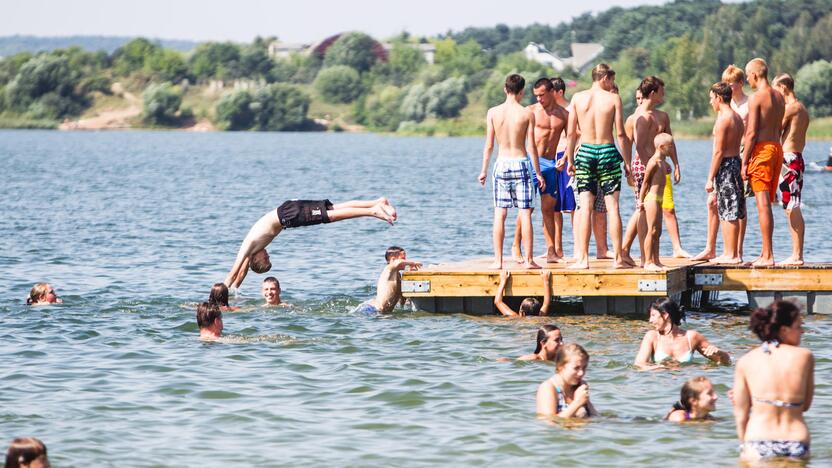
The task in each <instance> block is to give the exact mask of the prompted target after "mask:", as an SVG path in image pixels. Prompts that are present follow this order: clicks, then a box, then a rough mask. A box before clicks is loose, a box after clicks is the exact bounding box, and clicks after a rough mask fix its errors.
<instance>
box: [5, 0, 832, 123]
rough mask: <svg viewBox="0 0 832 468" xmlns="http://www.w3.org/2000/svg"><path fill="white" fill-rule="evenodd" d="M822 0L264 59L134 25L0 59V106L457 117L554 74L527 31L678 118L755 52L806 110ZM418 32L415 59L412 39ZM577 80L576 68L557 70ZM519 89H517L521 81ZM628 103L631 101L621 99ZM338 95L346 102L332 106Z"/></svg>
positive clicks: (258, 116)
mask: <svg viewBox="0 0 832 468" xmlns="http://www.w3.org/2000/svg"><path fill="white" fill-rule="evenodd" d="M830 11H832V0H757V1H754V2H748V3H731V4H722V3H720V2H719V0H705V1H693V0H676V1H674V2H672V3H668V4H665V5H661V6H640V7H635V8H626V9H625V8H619V7H615V8H610V9H609V10H606V11H604V12H601V13H598V14H588V13H587V14H584V15H581V16H578V17H576V18H574V19H572V20H571V21H570V22H564V23H560V24H558V25H556V26H548V25H540V24H533V25H530V26H526V27H514V28H512V27H508V26H505V25H497V26H495V27H492V28H467V29H465V30H463V31H459V32H448V33H446V34H443V35H439V36H437V37H433V38H414V37H411V36H409V35H408V34H407V33H402V34H400V35H399V36H397V37H394V38H392V39H391V40H390V41H389V42H390V43H391V44H392V47H391V48H390V50H389V51H388V53H386V54H385V55H386V56H381V55H379V54H378V53H377V49H378V48H377V45H378V43H377V41H376V40H375V39H373V38H371V37H370V36H368V35H366V34H363V33H360V32H351V33H346V34H342V35H341V36H340V37H339V38H338V39H337V40H336V41H335V42H334V43H333V44H332V45H331V46H330V47H329V48H328V49H327V50H326V52H325V53H324V54H316V53H310V54H303V55H301V54H294V55H292V56H290V57H288V58H281V59H273V58H272V57H270V56H269V54H268V45H269V43H270V42H271V41H272V40H273V38H256V39H255V40H254V41H253V42H252V43H250V44H235V43H229V42H209V43H203V44H199V45H198V46H197V47H196V48H195V49H194V50H192V51H190V52H188V53H182V52H179V51H176V50H173V49H167V48H164V47H162V46H160V45H159V44H157V43H154V42H152V41H149V40H147V39H143V38H139V39H134V40H132V41H130V42H129V43H127V44H125V45H123V46H122V47H119V48H118V49H116V50H115V51H113V52H112V53H106V52H87V51H84V50H82V49H80V48H77V47H74V48H68V49H60V50H55V51H51V52H43V53H37V54H31V53H19V54H16V55H13V56H10V57H6V58H4V59H2V60H0V116H7V117H14V116H18V117H22V118H28V119H34V120H52V121H60V120H62V119H65V118H72V117H75V116H78V115H79V114H81V113H83V112H84V111H85V110H86V109H87V108H89V107H90V106H91V105H92V104H93V101H94V98H95V97H96V96H100V95H107V94H110V93H111V89H112V83H114V82H116V81H119V82H122V83H126V84H127V85H128V87H129V88H130V89H141V90H143V103H144V112H143V114H142V119H143V120H144V121H145V122H146V123H147V124H149V125H171V126H176V125H179V124H180V123H181V122H182V121H183V119H187V118H190V117H191V115H192V110H191V109H189V108H187V106H185V105H183V102H184V100H183V98H184V96H185V95H186V93H187V92H188V91H189V89H191V88H193V87H194V85H198V86H201V85H207V84H209V83H212V82H214V83H216V82H223V83H225V84H228V83H240V82H242V83H243V84H244V85H245V86H230V87H228V88H230V89H228V90H226V91H224V92H223V93H222V94H221V95H220V96H219V97H217V98H216V99H215V100H214V101H213V102H212V107H211V112H210V113H209V114H210V115H208V116H207V117H210V118H211V119H212V120H213V121H214V122H215V124H216V125H217V126H218V127H219V128H222V129H228V130H297V129H304V128H308V127H309V126H310V125H309V121H308V118H307V114H308V111H309V108H310V106H311V105H312V104H313V103H314V102H316V101H318V100H319V101H321V102H325V103H327V104H329V103H332V104H336V105H341V106H342V108H348V109H349V111H348V113H349V118H350V119H351V120H352V121H354V122H356V123H359V124H362V125H365V126H367V127H369V128H370V129H372V130H382V131H397V130H403V131H406V130H407V129H412V128H418V127H419V126H420V125H423V123H424V122H426V121H427V122H431V121H440V122H441V121H445V120H448V119H456V118H459V117H460V115H461V114H462V113H463V112H464V109H465V108H466V107H467V106H469V105H471V104H473V103H476V104H478V105H479V106H480V107H484V106H489V105H494V104H496V103H498V102H500V101H501V100H502V99H503V94H502V83H503V80H504V78H505V76H506V75H507V74H509V73H520V74H522V75H523V76H525V77H526V80H527V82H529V83H531V82H533V81H534V80H535V79H537V78H538V77H541V76H552V75H555V71H554V70H551V69H549V68H547V67H545V66H543V65H541V64H539V63H536V62H532V61H529V60H527V59H526V58H525V57H524V56H523V54H522V52H520V51H521V50H522V49H523V48H524V47H525V46H526V44H528V42H538V43H542V44H544V45H546V46H547V47H548V48H549V49H550V50H553V51H555V52H556V53H558V54H560V55H561V56H568V55H569V45H570V44H571V43H572V42H599V43H601V44H602V45H604V47H605V49H604V52H603V57H601V58H600V59H599V60H603V61H607V62H608V63H610V64H611V65H612V66H613V68H614V69H615V70H616V71H617V76H618V82H619V87H620V88H621V89H622V94H624V95H625V96H627V95H629V91H631V90H634V89H635V87H636V85H637V83H638V82H639V81H640V80H641V78H642V77H644V76H645V75H650V74H654V75H658V76H660V77H661V78H662V79H663V80H664V81H665V83H666V84H667V102H666V104H665V108H666V110H668V111H669V112H671V113H672V114H674V115H675V116H676V117H677V118H678V119H690V118H696V117H700V116H703V115H705V114H706V113H707V110H708V109H707V99H706V96H707V89H708V87H709V86H710V84H711V83H713V82H714V81H716V80H717V79H718V78H719V76H720V74H721V71H722V70H723V69H724V68H725V67H726V66H727V65H728V64H731V63H735V64H738V65H740V66H742V65H743V64H745V63H746V62H747V61H748V60H749V59H751V58H753V57H758V56H759V57H764V58H766V59H767V60H768V62H769V65H770V69H771V70H772V71H774V72H789V73H791V74H793V75H795V78H796V83H797V89H796V91H797V94H798V96H799V97H800V98H801V99H803V100H804V102H805V103H806V104H807V106H808V107H809V109H810V112H811V113H812V114H813V115H814V116H816V117H818V116H827V115H832V84H831V83H832V80H830V79H829V78H830V76H832V64H830V61H832V13H830ZM428 41H429V42H431V43H432V44H433V45H434V46H435V49H436V50H435V59H434V63H433V64H429V63H428V62H427V61H426V60H425V58H424V56H423V54H422V52H421V51H420V50H419V48H418V47H417V46H418V44H419V43H424V42H428ZM561 75H562V76H564V77H565V78H567V79H575V80H577V81H578V82H579V86H586V84H587V82H588V77H583V76H578V75H577V74H575V73H574V72H573V71H567V72H563V73H561ZM527 97H528V98H531V93H530V92H529V93H527ZM624 101H625V103H626V105H627V106H628V107H629V108H632V106H633V105H634V104H633V103H632V102H631V101H632V100H631V99H626V98H625V100H624ZM343 105H347V106H346V107H345V106H343Z"/></svg>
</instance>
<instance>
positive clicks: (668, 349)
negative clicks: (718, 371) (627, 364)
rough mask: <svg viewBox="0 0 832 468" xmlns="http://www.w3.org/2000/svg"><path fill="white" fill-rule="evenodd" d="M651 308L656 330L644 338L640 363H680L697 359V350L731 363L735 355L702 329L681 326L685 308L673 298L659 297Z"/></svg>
mask: <svg viewBox="0 0 832 468" xmlns="http://www.w3.org/2000/svg"><path fill="white" fill-rule="evenodd" d="M649 310H650V318H649V321H650V325H652V326H653V330H650V331H648V332H647V333H646V334H645V335H644V339H643V340H642V341H641V347H640V348H639V351H638V354H637V355H636V359H635V363H634V364H635V365H636V367H640V368H642V369H644V368H652V367H654V366H655V365H656V364H659V363H661V362H663V361H666V360H670V359H672V360H675V361H676V362H679V363H689V362H693V352H694V351H698V352H699V353H700V354H702V355H703V356H705V357H706V358H708V359H710V360H711V361H714V362H718V363H720V364H726V365H727V364H730V363H731V356H730V355H728V353H726V352H725V351H722V350H720V349H719V348H717V347H716V346H714V345H712V344H711V343H709V342H708V340H707V339H706V338H705V337H704V336H702V334H701V333H699V332H697V331H693V330H688V331H685V330H682V329H681V328H679V325H680V324H681V323H682V319H683V318H684V312H682V310H681V309H679V306H678V305H677V304H676V303H675V302H674V301H673V300H672V299H670V298H661V299H658V300H656V301H655V302H653V303H652V304H651V305H650V309H649ZM680 348H681V349H680ZM682 349H683V350H682Z"/></svg>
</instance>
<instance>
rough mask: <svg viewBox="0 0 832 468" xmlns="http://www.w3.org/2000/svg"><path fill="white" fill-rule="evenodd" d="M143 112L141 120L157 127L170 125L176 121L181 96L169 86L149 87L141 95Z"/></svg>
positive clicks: (168, 84) (167, 84)
mask: <svg viewBox="0 0 832 468" xmlns="http://www.w3.org/2000/svg"><path fill="white" fill-rule="evenodd" d="M142 98H143V99H144V110H143V111H142V119H143V120H144V121H145V122H148V123H151V124H157V125H171V124H174V123H176V121H177V120H178V116H177V113H178V112H179V106H180V105H182V95H181V94H180V93H179V92H178V91H177V90H176V89H175V88H174V87H173V86H172V85H171V84H170V83H163V84H158V85H150V86H148V87H147V89H145V91H144V94H142Z"/></svg>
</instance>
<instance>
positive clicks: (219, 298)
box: [208, 283, 240, 312]
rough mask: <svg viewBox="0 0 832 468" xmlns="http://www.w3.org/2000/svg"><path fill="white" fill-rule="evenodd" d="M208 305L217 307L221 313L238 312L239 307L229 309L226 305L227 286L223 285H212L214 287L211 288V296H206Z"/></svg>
mask: <svg viewBox="0 0 832 468" xmlns="http://www.w3.org/2000/svg"><path fill="white" fill-rule="evenodd" d="M208 303H209V304H216V305H218V306H219V308H220V310H221V311H223V312H233V311H235V310H240V308H239V307H231V306H229V305H228V286H226V285H225V283H214V286H213V287H212V288H211V294H209V295H208Z"/></svg>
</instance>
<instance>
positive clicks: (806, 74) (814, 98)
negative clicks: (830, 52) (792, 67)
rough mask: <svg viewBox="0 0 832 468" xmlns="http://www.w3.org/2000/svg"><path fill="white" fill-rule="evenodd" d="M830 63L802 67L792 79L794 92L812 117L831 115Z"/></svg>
mask: <svg viewBox="0 0 832 468" xmlns="http://www.w3.org/2000/svg"><path fill="white" fill-rule="evenodd" d="M830 77H832V62H828V61H826V60H818V61H816V62H812V63H810V64H807V65H804V66H803V68H801V69H800V71H798V72H797V76H795V78H794V88H795V89H794V92H795V94H797V96H798V98H800V100H801V101H803V103H804V104H805V105H806V107H808V108H809V111H810V112H811V113H812V115H813V116H814V117H826V116H830V115H832V80H830Z"/></svg>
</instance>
